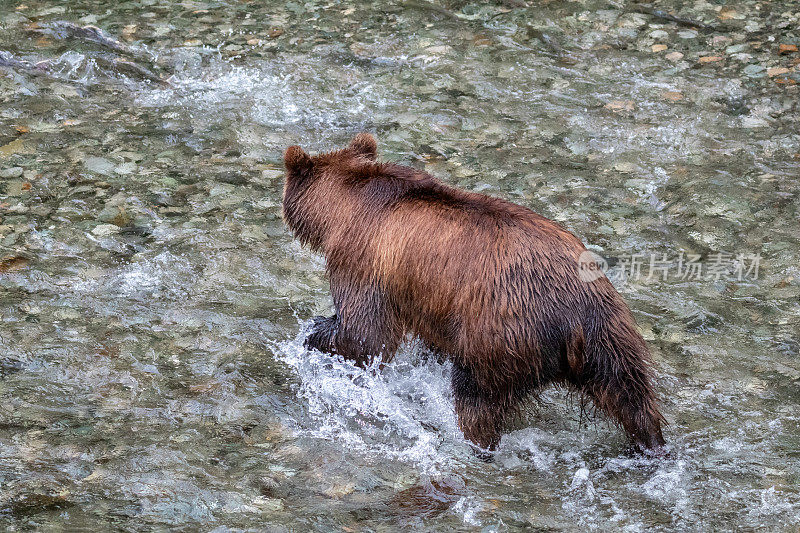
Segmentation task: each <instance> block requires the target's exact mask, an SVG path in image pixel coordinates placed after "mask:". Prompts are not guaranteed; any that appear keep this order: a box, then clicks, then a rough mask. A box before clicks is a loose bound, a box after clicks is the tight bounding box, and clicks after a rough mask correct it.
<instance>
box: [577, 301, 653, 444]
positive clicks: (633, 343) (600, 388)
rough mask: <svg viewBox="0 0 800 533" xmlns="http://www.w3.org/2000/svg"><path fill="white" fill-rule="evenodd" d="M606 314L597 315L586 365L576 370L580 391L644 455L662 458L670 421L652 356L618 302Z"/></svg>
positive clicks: (588, 335)
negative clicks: (664, 410) (656, 454)
mask: <svg viewBox="0 0 800 533" xmlns="http://www.w3.org/2000/svg"><path fill="white" fill-rule="evenodd" d="M598 311H599V312H598ZM602 311H603V309H602V308H601V309H600V310H595V314H594V316H593V317H592V318H591V319H590V320H589V323H588V324H587V325H586V327H585V329H584V331H585V341H584V342H585V345H584V357H583V358H582V359H583V361H582V365H580V366H581V368H579V369H578V368H574V367H573V368H572V370H573V372H574V374H575V375H576V377H577V378H578V379H577V380H576V381H577V383H576V385H577V386H578V388H579V389H581V390H582V391H583V392H584V393H586V394H587V395H588V396H589V397H590V398H592V400H593V401H594V403H595V405H596V406H597V407H598V408H599V409H600V410H602V411H604V412H606V413H607V414H608V415H610V416H611V417H612V418H613V419H614V420H616V421H617V422H618V423H619V424H620V425H621V426H622V427H623V428H624V429H625V431H626V432H627V433H628V435H629V437H630V438H631V440H632V441H633V442H634V444H636V445H637V446H638V447H639V448H640V449H642V450H649V451H654V452H657V451H659V450H661V449H662V447H663V446H664V437H663V436H662V434H661V426H662V424H665V423H666V421H665V419H664V417H663V416H662V415H661V412H660V411H659V408H658V400H657V399H656V394H655V389H654V387H653V361H652V358H651V356H650V351H649V350H648V348H647V344H646V343H645V341H644V339H643V338H642V336H641V335H640V334H639V332H638V330H637V329H636V323H635V322H634V319H633V316H632V315H631V313H630V311H629V310H628V308H627V306H625V304H624V303H622V302H620V301H616V302H613V303H612V304H611V305H610V306H609V307H606V309H605V312H602ZM576 359H579V358H573V359H572V360H573V361H575V360H576Z"/></svg>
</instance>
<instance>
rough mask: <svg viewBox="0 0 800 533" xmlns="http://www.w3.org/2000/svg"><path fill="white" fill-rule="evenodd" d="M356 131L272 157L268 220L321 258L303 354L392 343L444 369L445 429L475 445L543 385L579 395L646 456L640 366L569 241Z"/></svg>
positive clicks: (645, 366) (648, 388)
mask: <svg viewBox="0 0 800 533" xmlns="http://www.w3.org/2000/svg"><path fill="white" fill-rule="evenodd" d="M376 158H377V143H376V141H375V138H374V137H372V136H371V135H369V134H360V135H358V136H356V137H355V138H354V139H353V141H352V142H351V143H350V145H349V146H348V147H347V148H345V149H343V150H339V151H335V152H330V153H326V154H320V155H317V156H314V157H311V156H309V155H308V154H306V153H305V152H304V151H303V150H302V149H301V148H300V147H298V146H292V147H290V148H289V149H287V150H286V154H285V156H284V162H285V165H286V169H287V173H286V184H285V188H284V196H283V213H284V219H285V221H286V223H287V224H288V226H289V227H290V228H291V230H292V231H293V232H294V234H295V235H296V236H297V237H298V238H299V239H300V240H301V242H303V243H304V244H307V245H309V246H310V247H311V248H312V249H314V250H316V251H319V252H322V253H323V254H324V255H325V257H326V259H327V271H328V275H329V278H330V285H331V294H332V296H333V301H334V306H335V308H336V314H335V315H334V316H332V317H316V318H315V319H314V328H313V330H312V332H311V334H310V335H309V337H308V339H307V341H306V344H307V346H309V347H312V348H316V349H319V350H322V351H326V352H330V353H338V354H341V355H342V356H344V357H347V358H349V359H352V360H354V361H356V362H358V363H360V364H366V363H368V362H369V361H371V359H372V357H375V356H380V357H382V358H383V360H385V361H388V360H391V358H392V357H393V355H394V353H395V351H396V350H397V348H398V346H399V344H400V342H401V341H402V340H403V338H404V337H405V336H406V335H407V334H412V335H416V336H418V337H420V338H421V339H422V340H423V341H424V342H425V343H426V344H427V345H428V346H429V347H431V349H433V350H435V351H436V352H439V353H442V354H446V355H447V357H449V358H450V359H451V360H452V362H453V371H452V386H453V393H454V397H455V406H456V412H457V414H458V420H459V427H460V428H461V429H462V431H463V432H464V435H465V437H466V438H467V439H469V440H471V441H472V442H474V443H475V444H477V445H478V446H480V447H482V448H486V449H490V450H491V449H494V448H495V447H496V446H497V444H498V443H499V441H500V434H501V429H502V426H503V422H504V421H505V420H506V419H507V417H508V416H509V415H510V414H512V413H513V412H514V410H515V408H516V407H517V406H518V404H519V402H520V401H521V400H522V399H524V398H525V397H526V396H528V395H529V394H530V393H533V392H536V391H537V390H540V389H541V388H542V387H544V386H545V385H547V384H550V383H560V384H564V385H567V386H568V387H570V388H572V389H574V390H577V391H580V392H582V393H584V394H585V395H586V396H587V397H589V398H591V399H592V400H593V401H594V403H595V405H596V407H597V408H598V409H599V410H601V411H603V412H605V413H607V414H608V415H609V416H611V417H612V418H613V419H614V420H615V421H616V422H618V423H619V424H620V425H621V426H622V427H623V428H624V429H625V431H626V432H627V433H628V435H629V436H630V438H631V439H632V441H633V442H634V443H636V444H637V445H639V446H640V447H641V448H645V449H653V448H660V447H661V446H663V444H664V439H663V437H662V435H661V423H662V422H663V418H662V416H661V414H660V413H659V410H658V406H657V401H656V397H655V393H654V390H653V385H652V369H651V367H652V363H651V358H650V354H649V351H648V349H647V346H646V344H645V342H644V339H642V337H641V335H640V334H639V333H638V331H637V329H636V325H635V322H634V319H633V317H632V315H631V313H630V311H629V309H628V307H627V306H626V305H625V303H624V301H623V300H622V297H621V296H620V295H619V294H618V293H617V291H616V290H615V289H614V287H613V286H612V285H611V283H610V282H609V281H608V279H607V278H606V277H604V276H603V277H600V278H599V279H597V280H595V281H592V282H584V281H581V280H580V279H579V277H578V257H579V256H580V254H581V253H582V252H583V251H585V247H584V246H583V244H582V243H581V242H580V241H579V240H578V239H577V238H576V237H575V236H574V235H572V234H571V233H570V232H568V231H567V230H565V229H563V228H562V227H561V226H559V225H557V224H556V223H554V222H552V221H550V220H548V219H546V218H544V217H542V216H540V215H538V214H536V213H534V212H532V211H530V210H529V209H526V208H524V207H521V206H519V205H516V204H513V203H511V202H507V201H505V200H502V199H498V198H493V197H489V196H486V195H482V194H477V193H471V192H466V191H462V190H459V189H455V188H453V187H449V186H447V185H445V184H444V183H442V182H440V181H439V180H437V179H436V178H434V177H432V176H431V175H429V174H427V173H424V172H421V171H418V170H415V169H412V168H409V167H405V166H401V165H396V164H392V163H378V162H377V161H376Z"/></svg>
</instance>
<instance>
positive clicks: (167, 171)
mask: <svg viewBox="0 0 800 533" xmlns="http://www.w3.org/2000/svg"><path fill="white" fill-rule="evenodd" d="M532 3H533V2H532ZM542 4H543V5H541V6H538V5H537V6H535V7H532V8H527V9H525V8H523V9H518V8H513V5H512V6H511V7H509V5H508V4H497V5H494V4H486V3H469V4H468V3H456V2H452V3H447V4H438V8H437V7H431V5H430V4H426V3H419V2H412V3H409V4H407V5H405V6H404V7H401V6H399V5H398V4H396V3H386V2H378V3H366V2H358V3H354V4H352V5H341V4H338V3H333V2H316V1H310V2H305V3H301V2H289V3H279V2H275V3H263V2H201V1H186V2H180V3H178V2H169V1H157V0H138V1H120V2H115V3H113V4H108V3H106V2H99V1H70V2H54V1H53V2H44V1H37V0H30V1H24V2H19V1H14V2H6V3H4V4H2V6H0V50H3V51H5V52H7V53H8V54H9V55H6V56H3V57H5V64H6V65H7V66H5V67H4V66H0V315H1V316H2V325H1V326H0V328H1V329H0V524H2V526H3V527H5V528H18V529H27V528H37V527H47V528H60V529H70V530H72V529H77V528H84V529H89V528H91V529H97V528H107V527H114V528H122V529H128V530H138V529H147V528H151V527H154V526H160V527H171V528H184V529H189V530H194V529H197V528H198V527H200V528H202V529H214V528H221V530H227V529H233V530H236V529H253V530H263V529H267V530H269V529H273V530H276V531H283V530H286V529H287V528H288V529H293V530H297V531H305V530H309V529H311V530H320V531H330V530H337V531H338V530H343V531H360V530H365V529H366V530H376V531H393V530H396V529H397V528H398V527H402V528H413V529H426V528H427V529H431V530H433V529H436V530H440V529H444V530H462V529H469V530H472V529H474V530H480V529H483V528H487V530H489V531H491V530H516V529H520V528H533V529H539V530H574V529H585V528H597V529H628V530H634V531H636V530H653V529H655V530H659V529H660V530H673V529H690V530H692V529H693V530H698V529H718V530H733V529H752V528H756V527H759V526H766V527H769V528H772V529H775V530H791V529H792V528H796V527H797V524H798V522H799V521H800V494H798V487H800V456H798V449H800V428H798V419H799V418H800V416H799V415H798V404H800V390H799V389H798V386H799V385H800V364H798V359H797V356H798V348H799V347H800V339H799V338H798V324H799V323H800V300H799V299H798V298H799V297H800V268H798V260H800V253H799V252H800V241H799V239H800V224H798V222H800V220H799V218H800V214H799V213H798V192H799V191H800V183H798V175H799V173H798V170H800V155H798V153H800V134H798V129H797V120H798V118H799V117H798V108H797V96H798V94H797V91H796V90H795V89H794V88H793V86H792V84H791V83H790V82H791V79H789V80H788V81H787V83H785V84H780V83H775V82H774V79H773V78H774V76H773V77H771V76H769V75H767V74H766V70H765V69H764V68H761V66H762V63H763V64H764V65H763V66H765V67H768V68H774V67H775V66H778V62H779V61H783V63H785V64H787V65H788V64H790V63H789V59H790V58H791V56H789V57H788V58H786V59H782V58H781V57H782V56H778V55H777V53H776V52H775V51H774V50H775V46H776V45H777V42H778V40H780V39H784V38H785V37H786V35H788V37H789V38H790V39H791V38H792V35H794V38H795V39H796V38H797V37H798V36H797V35H795V34H792V33H791V31H795V30H792V27H791V25H790V26H784V30H782V31H784V33H783V34H782V36H779V37H778V40H774V41H770V40H769V38H768V37H769V36H768V34H765V33H764V32H765V30H764V28H765V27H770V26H771V25H773V26H777V25H778V22H779V21H786V20H788V21H790V22H791V21H792V20H794V21H795V22H794V24H795V26H794V27H796V22H797V19H798V17H800V7H798V5H797V4H796V3H786V2H782V3H780V5H778V3H777V2H776V3H774V5H773V4H771V3H769V2H761V3H760V4H763V6H762V7H764V9H760V10H756V7H755V4H753V5H750V4H742V5H741V6H737V9H738V11H739V12H738V13H735V15H736V17H739V16H740V15H746V17H745V18H732V19H731V22H730V23H731V24H738V26H735V28H734V29H733V30H726V31H719V32H714V33H711V34H704V33H698V32H693V31H692V30H690V29H687V28H685V27H679V26H677V25H675V24H674V23H669V22H665V21H661V20H658V19H655V18H652V17H649V16H647V15H644V14H639V13H624V12H623V10H622V9H621V6H616V5H615V4H614V3H604V2H593V1H590V0H586V1H583V2H549V3H547V2H543V3H542ZM666 7H669V6H666ZM767 8H768V9H767ZM693 9H695V11H693V12H688V14H689V15H693V16H695V17H700V18H703V20H712V21H713V20H718V19H719V16H720V13H721V12H720V10H719V6H714V5H711V4H705V3H702V2H701V3H699V4H697V5H696V6H695V8H693ZM726 16H727V15H726ZM61 20H68V21H72V22H74V23H76V24H78V25H79V26H84V25H87V24H92V25H97V26H99V27H100V28H102V29H103V30H104V31H105V32H106V33H107V35H109V36H111V37H113V38H114V39H119V40H120V42H121V43H123V44H125V46H128V47H130V50H128V51H126V52H124V53H120V52H119V51H114V50H112V49H110V48H109V47H108V46H103V45H102V44H98V43H97V42H94V41H91V40H87V39H85V38H80V37H70V36H69V35H68V32H65V31H63V30H59V28H58V27H56V26H53V23H54V22H56V21H61ZM753 21H755V24H756V26H755V27H753V26H750V27H749V29H748V27H746V24H750V23H751V22H753ZM542 31H545V32H546V34H547V36H548V37H552V38H553V39H555V41H556V42H559V43H561V46H563V47H564V49H565V50H566V51H565V52H563V53H561V54H560V53H559V51H558V47H557V46H556V47H552V46H551V47H548V46H545V45H543V44H542V43H541V41H540V39H539V38H537V35H540V32H542ZM658 32H662V33H663V34H664V35H662V33H658ZM786 32H789V33H786ZM720 37H721V38H720ZM725 39H727V40H725ZM662 42H663V43H667V44H668V49H667V50H664V51H661V52H653V51H652V50H653V49H652V45H654V44H659V43H662ZM781 42H782V41H781ZM758 43H761V44H758ZM737 46H738V48H736V47H737ZM730 47H734V48H733V49H730ZM729 49H730V50H729ZM675 51H677V52H680V53H681V54H683V55H684V57H683V58H678V57H677V56H671V57H672V59H667V57H666V54H668V53H671V52H675ZM714 54H722V55H723V56H725V60H724V61H723V62H722V63H723V64H721V65H720V66H717V65H716V63H713V62H712V63H711V64H710V66H708V65H706V64H701V63H699V62H698V58H699V57H703V56H709V55H714ZM744 56H749V57H744ZM0 59H2V57H0ZM120 59H126V60H127V61H129V62H131V63H132V64H134V65H138V66H139V67H140V68H139V69H136V68H134V67H131V66H129V65H128V64H127V63H120V62H119V60H120ZM40 61H45V62H46V63H44V64H39V65H38V66H36V63H37V62H40ZM15 62H16V63H15ZM765 62H766V63H765ZM783 63H781V64H783ZM0 64H2V62H0ZM126 65H128V66H126ZM700 65H705V66H700ZM753 66H754V67H753ZM695 67H697V68H695ZM750 67H753V68H750ZM142 68H143V69H146V70H145V72H149V73H150V74H151V76H148V75H147V74H143V73H142V72H143V71H142ZM748 68H749V70H746V69H748ZM751 74H752V75H751ZM148 77H150V78H154V77H161V78H164V79H168V80H169V84H159V83H156V82H153V81H148ZM362 130H368V131H372V132H374V133H375V134H376V135H377V137H378V139H379V145H380V151H381V153H382V156H383V157H384V158H386V159H391V160H394V161H399V162H403V163H406V164H411V165H414V166H417V167H419V168H423V169H425V170H427V171H429V172H431V173H433V174H434V175H436V176H438V177H440V178H441V179H443V180H445V181H446V182H448V183H451V184H454V185H457V186H459V187H462V188H466V189H470V190H475V191H481V192H485V193H488V194H494V195H498V196H502V197H505V198H508V199H511V200H513V201H515V202H518V203H521V204H523V205H526V206H528V207H530V208H532V209H534V210H536V211H538V212H540V213H542V214H544V215H546V216H548V217H550V218H553V219H555V220H557V221H559V222H561V223H562V224H564V225H565V226H566V227H568V228H569V229H570V230H572V231H573V232H574V233H576V234H577V235H578V236H580V237H581V238H582V239H583V240H584V241H585V242H587V243H588V244H590V245H592V248H593V249H594V250H595V251H598V252H599V253H601V254H602V255H603V256H605V257H608V258H609V259H610V263H611V270H610V272H609V275H611V276H613V278H614V281H615V283H616V284H617V286H618V288H619V289H620V291H621V292H622V293H623V295H624V296H625V298H626V300H627V301H628V302H629V304H630V305H631V307H632V309H633V310H634V313H635V315H636V317H637V320H638V321H639V324H640V326H641V328H642V330H643V332H644V334H645V337H646V338H647V340H648V341H649V343H650V346H651V347H652V350H653V352H654V357H655V359H656V361H657V363H658V367H659V370H658V386H659V392H660V394H661V395H662V397H663V398H664V411H665V414H666V416H667V419H668V421H669V422H670V426H669V427H668V428H667V430H666V431H665V437H666V438H667V440H668V441H669V443H670V456H669V457H668V458H666V459H659V460H650V459H643V458H640V457H635V456H631V455H630V454H628V452H627V448H626V442H625V438H624V436H623V435H622V433H621V432H620V431H618V430H617V429H615V428H613V427H611V426H609V424H608V423H607V422H606V421H605V420H604V419H602V418H599V419H595V418H592V417H589V418H588V419H587V418H586V417H582V416H581V412H580V409H579V402H578V401H577V399H575V398H570V397H567V396H565V394H564V393H563V392H561V391H550V392H548V393H547V394H545V395H544V397H543V401H542V402H541V403H540V404H539V405H534V406H531V409H530V412H529V413H527V414H526V416H525V417H524V419H523V420H521V421H519V422H518V423H517V424H515V425H514V426H513V427H511V428H509V433H508V434H507V435H506V436H505V437H504V439H503V442H502V444H501V449H500V451H499V453H498V455H497V458H496V460H495V462H494V463H492V464H486V463H483V462H481V461H480V460H478V459H476V458H475V457H474V456H473V455H472V453H471V452H470V450H469V447H468V445H467V444H466V443H465V442H464V440H463V438H462V437H461V435H460V433H459V431H458V430H457V427H456V424H455V418H454V414H453V408H452V402H451V398H450V393H449V390H448V382H449V368H448V367H447V366H446V365H439V364H438V363H436V362H435V361H432V360H428V359H427V358H426V357H425V354H424V353H422V351H421V350H420V348H419V347H417V346H415V345H413V344H410V345H408V346H406V347H404V349H403V351H402V353H401V354H400V355H399V356H398V358H397V361H396V363H394V364H392V365H390V366H389V367H388V368H386V369H384V371H383V372H382V373H378V374H375V373H365V372H363V371H359V370H356V369H354V368H352V367H350V366H349V365H347V364H345V363H343V362H332V361H331V360H330V359H329V358H327V357H325V356H322V355H320V354H313V353H308V352H305V351H303V350H302V348H301V342H300V341H301V339H302V336H301V335H302V334H301V330H302V329H303V327H304V325H305V324H306V322H305V321H306V320H307V319H308V318H309V317H311V316H312V315H314V314H320V313H326V312H327V311H328V309H329V306H330V300H329V295H328V289H327V284H326V281H325V279H324V277H323V270H324V262H323V260H322V259H321V258H320V257H317V256H314V255H313V254H311V253H309V252H308V251H307V250H303V249H302V248H301V247H300V246H299V245H298V243H297V242H295V241H294V240H293V239H292V238H291V235H290V234H289V233H288V232H287V230H286V229H285V227H284V226H283V223H282V221H281V218H280V195H281V189H282V180H283V176H282V170H281V167H282V165H281V155H282V152H283V150H284V149H285V147H286V146H288V145H290V144H301V145H303V146H304V147H305V148H306V149H308V150H310V151H316V150H327V149H330V148H333V147H337V146H340V145H342V144H344V143H346V142H347V141H348V140H349V138H350V137H351V136H352V135H353V134H354V133H356V132H359V131H362ZM681 252H684V253H686V254H698V255H700V256H701V259H700V263H702V265H703V268H706V269H709V268H712V264H713V263H714V257H715V255H714V254H716V253H725V254H731V255H730V256H725V257H723V258H721V259H723V261H721V262H722V263H724V264H725V265H726V267H727V268H729V269H730V271H729V272H726V273H725V274H724V275H721V276H720V278H719V279H718V280H717V279H714V278H715V277H716V276H714V275H712V276H711V277H710V278H709V277H707V276H706V275H705V274H706V273H707V272H709V271H708V270H706V271H705V272H704V273H703V274H704V275H703V276H702V279H694V276H687V278H688V279H686V278H682V277H680V276H679V274H678V270H677V269H678V258H679V254H680V253H681ZM634 254H642V255H641V257H637V258H633V259H632V256H633V255H634ZM650 254H657V256H656V257H657V258H658V259H661V258H662V256H663V255H664V254H666V256H667V260H668V263H669V270H668V271H667V274H668V275H667V278H666V279H663V277H662V276H661V275H653V276H651V277H650V279H649V280H648V279H646V278H647V274H648V271H649V262H650ZM738 254H744V257H743V258H741V259H743V261H740V263H739V266H745V267H746V268H745V269H744V271H743V272H742V274H743V275H742V276H741V277H742V279H741V280H740V279H738V278H739V276H738V275H737V273H736V271H735V268H736V264H734V262H733V260H735V259H736V257H737V255H738ZM751 254H758V256H760V258H761V259H760V265H759V266H760V268H759V272H758V274H757V275H756V274H755V272H754V271H753V270H750V272H747V269H748V268H751V267H752V266H753V261H754V259H753V258H752V257H750V258H748V257H749V256H750V255H751ZM632 261H633V263H634V265H635V263H636V262H640V263H642V264H643V268H642V275H641V276H639V277H638V278H637V276H635V275H632V276H629V277H628V278H627V279H625V277H624V276H623V275H622V274H623V272H627V273H629V274H630V273H631V272H632V270H631V268H632V264H631V262H632ZM684 266H685V265H684ZM712 272H713V271H712ZM634 274H635V272H634ZM656 274H657V273H656Z"/></svg>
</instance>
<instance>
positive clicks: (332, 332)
mask: <svg viewBox="0 0 800 533" xmlns="http://www.w3.org/2000/svg"><path fill="white" fill-rule="evenodd" d="M311 320H313V322H314V323H313V324H312V326H311V333H309V334H308V337H306V340H305V342H303V346H304V347H306V348H308V349H314V350H319V351H320V352H325V353H332V352H333V351H334V342H333V341H334V338H335V336H336V331H337V330H338V329H339V317H338V316H337V315H333V316H315V317H314V318H312V319H311Z"/></svg>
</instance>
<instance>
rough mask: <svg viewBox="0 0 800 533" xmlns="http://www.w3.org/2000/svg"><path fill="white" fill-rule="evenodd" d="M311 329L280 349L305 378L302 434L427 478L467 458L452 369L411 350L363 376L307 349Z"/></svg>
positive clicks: (301, 389)
mask: <svg viewBox="0 0 800 533" xmlns="http://www.w3.org/2000/svg"><path fill="white" fill-rule="evenodd" d="M308 326H309V324H305V327H304V328H303V330H302V331H301V333H300V335H299V336H298V337H297V338H295V339H293V340H290V341H284V342H280V343H276V344H275V348H276V352H277V354H278V357H279V358H280V360H281V361H283V362H284V363H285V364H287V365H288V366H289V367H291V368H292V369H293V370H294V372H296V374H297V376H298V377H299V379H300V384H299V386H298V387H297V395H298V397H299V398H300V399H302V400H303V402H304V403H305V405H306V406H307V415H308V416H307V418H306V419H304V420H296V421H295V422H296V424H297V429H298V431H300V432H301V433H305V434H307V435H309V436H313V437H317V438H324V439H330V440H335V441H337V442H341V443H342V444H346V445H347V446H348V447H352V448H354V449H356V450H359V451H361V452H364V453H368V454H377V455H379V456H382V457H388V458H391V459H396V460H400V461H405V462H410V463H412V464H415V465H418V466H419V467H420V468H421V469H422V470H423V471H427V472H434V471H437V470H439V469H440V468H443V467H445V468H446V467H447V466H452V463H453V460H454V459H455V458H456V457H459V456H460V457H462V458H463V457H464V456H465V454H467V453H469V446H468V444H467V443H466V441H465V440H464V438H463V436H462V435H461V432H460V430H459V429H458V425H457V423H456V417H455V413H454V411H453V402H452V394H451V392H450V365H449V364H445V365H441V364H438V363H436V362H435V361H432V360H430V359H428V360H424V358H423V356H422V351H421V349H420V348H419V346H417V345H415V344H413V343H412V344H407V345H405V346H404V347H403V348H401V349H400V350H399V351H398V353H397V356H396V358H395V359H394V361H392V362H391V363H388V364H386V365H384V367H383V368H379V363H377V362H375V363H373V364H372V365H371V366H370V367H368V368H366V369H362V368H360V367H358V366H356V365H354V364H353V363H351V362H349V361H346V360H344V359H342V358H341V357H332V356H330V355H328V354H323V353H321V352H318V351H316V350H307V349H305V348H303V339H304V338H305V336H306V335H307V332H308V330H307V328H308Z"/></svg>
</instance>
